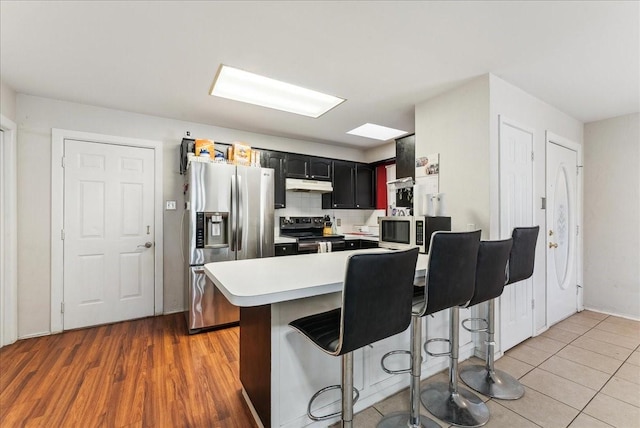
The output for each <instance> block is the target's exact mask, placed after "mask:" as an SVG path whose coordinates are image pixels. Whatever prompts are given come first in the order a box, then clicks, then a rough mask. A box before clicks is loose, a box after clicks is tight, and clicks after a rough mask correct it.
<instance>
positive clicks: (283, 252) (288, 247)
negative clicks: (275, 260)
mask: <svg viewBox="0 0 640 428" xmlns="http://www.w3.org/2000/svg"><path fill="white" fill-rule="evenodd" d="M295 254H298V244H296V243H289V244H275V252H274V255H275V256H276V257H279V256H293V255H295Z"/></svg>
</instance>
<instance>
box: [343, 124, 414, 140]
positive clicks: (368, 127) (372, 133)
mask: <svg viewBox="0 0 640 428" xmlns="http://www.w3.org/2000/svg"><path fill="white" fill-rule="evenodd" d="M407 133H408V132H407V131H402V130H400V129H393V128H387V127H386V126H380V125H376V124H375V123H365V124H364V125H362V126H359V127H357V128H356V129H352V130H351V131H349V132H347V134H351V135H358V136H360V137H366V138H373V139H374V140H382V141H387V140H391V139H393V138H398V137H400V136H402V135H405V134H407Z"/></svg>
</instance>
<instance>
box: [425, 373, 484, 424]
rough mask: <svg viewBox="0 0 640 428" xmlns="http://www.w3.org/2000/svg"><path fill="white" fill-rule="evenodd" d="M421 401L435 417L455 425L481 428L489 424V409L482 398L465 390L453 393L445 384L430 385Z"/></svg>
mask: <svg viewBox="0 0 640 428" xmlns="http://www.w3.org/2000/svg"><path fill="white" fill-rule="evenodd" d="M420 401H422V404H423V405H424V407H426V408H427V410H428V411H429V412H430V413H431V414H432V415H433V416H435V417H436V418H438V419H441V420H443V421H446V422H449V423H450V424H453V425H457V426H462V427H480V426H482V425H484V424H486V423H487V422H489V408H488V407H487V405H486V404H484V402H483V401H482V399H481V398H480V397H478V396H477V395H475V394H474V393H472V392H470V391H467V390H465V389H458V391H457V392H452V391H451V390H450V388H449V384H447V383H444V382H437V383H433V384H429V386H428V388H427V389H425V390H423V391H422V393H421V394H420Z"/></svg>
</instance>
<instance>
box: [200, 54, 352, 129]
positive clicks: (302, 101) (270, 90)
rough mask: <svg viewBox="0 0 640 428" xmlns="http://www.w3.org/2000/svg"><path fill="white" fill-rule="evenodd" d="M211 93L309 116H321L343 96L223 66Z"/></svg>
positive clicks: (341, 100)
mask: <svg viewBox="0 0 640 428" xmlns="http://www.w3.org/2000/svg"><path fill="white" fill-rule="evenodd" d="M209 93H210V94H211V95H215V96H216V97H221V98H228V99H230V100H235V101H241V102H243V103H249V104H256V105H259V106H262V107H268V108H273V109H276V110H282V111H288V112H290V113H296V114H301V115H303V116H309V117H313V118H316V117H319V116H322V115H323V114H324V113H326V112H328V111H329V110H331V109H332V108H334V107H335V106H337V105H338V104H340V103H342V102H344V101H345V100H344V99H342V98H338V97H334V96H332V95H327V94H323V93H321V92H316V91H312V90H311V89H306V88H301V87H300V86H296V85H292V84H290V83H285V82H281V81H279V80H274V79H270V78H268V77H264V76H260V75H258V74H254V73H249V72H248V71H244V70H239V69H237V68H233V67H229V66H227V65H221V66H220V68H219V69H218V73H217V74H216V78H215V79H214V81H213V85H212V86H211V91H210V92H209Z"/></svg>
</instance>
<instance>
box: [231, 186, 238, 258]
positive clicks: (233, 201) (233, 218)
mask: <svg viewBox="0 0 640 428" xmlns="http://www.w3.org/2000/svg"><path fill="white" fill-rule="evenodd" d="M236 197H237V194H236V176H235V174H234V175H232V176H231V203H230V204H229V206H230V211H231V212H230V213H229V216H230V217H231V251H235V250H236V231H237V224H236V206H235V205H236Z"/></svg>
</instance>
